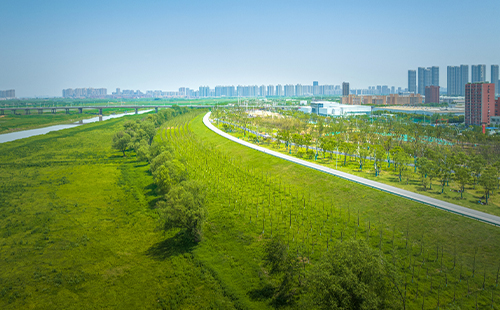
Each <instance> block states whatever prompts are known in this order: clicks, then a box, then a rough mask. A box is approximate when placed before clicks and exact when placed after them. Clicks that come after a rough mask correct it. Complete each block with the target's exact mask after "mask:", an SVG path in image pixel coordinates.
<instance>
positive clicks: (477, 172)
mask: <svg viewBox="0 0 500 310" xmlns="http://www.w3.org/2000/svg"><path fill="white" fill-rule="evenodd" d="M485 165H486V161H485V160H484V158H483V157H482V156H481V155H476V156H473V157H471V158H470V170H471V172H472V178H473V179H474V189H475V188H476V183H477V180H478V179H479V177H480V176H481V172H482V171H483V169H484V166H485Z"/></svg>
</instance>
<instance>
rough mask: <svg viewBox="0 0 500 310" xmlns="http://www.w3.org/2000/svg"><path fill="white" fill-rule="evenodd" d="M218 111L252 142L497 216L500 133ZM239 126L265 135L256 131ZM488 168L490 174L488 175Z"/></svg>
mask: <svg viewBox="0 0 500 310" xmlns="http://www.w3.org/2000/svg"><path fill="white" fill-rule="evenodd" d="M214 114H216V115H214V117H215V118H218V119H220V122H219V124H218V125H219V128H221V129H222V130H225V131H226V132H229V133H231V134H232V135H234V136H237V137H239V138H243V139H246V140H248V141H250V142H252V143H257V144H260V145H261V146H264V147H267V148H271V149H274V150H277V151H279V152H281V153H284V154H289V155H294V156H297V157H299V158H302V159H305V160H309V161H314V162H316V163H318V164H321V165H324V166H327V167H330V168H333V169H338V170H341V171H344V172H348V173H351V174H354V175H357V176H361V177H364V178H367V179H371V180H376V181H379V182H382V183H386V184H390V185H393V186H396V187H399V188H402V189H406V190H410V191H413V192H417V193H421V194H424V195H427V196H430V197H433V198H437V199H441V200H444V201H448V202H451V203H455V204H458V205H462V206H465V207H469V208H472V209H476V210H479V211H483V212H487V213H490V214H495V215H500V196H499V195H493V193H494V189H496V188H498V186H499V182H498V179H497V178H498V177H500V160H499V159H498V158H499V154H500V153H498V152H499V146H500V141H498V138H497V137H486V136H485V135H483V134H482V133H478V132H475V131H472V130H462V131H461V132H460V131H459V129H458V128H455V127H443V126H438V127H433V126H426V125H420V124H414V123H412V122H407V121H408V119H393V118H390V117H389V118H385V117H384V118H374V119H370V118H368V117H353V118H351V119H331V118H324V117H319V116H316V115H307V114H304V113H297V112H283V113H282V115H279V114H271V115H269V116H257V117H247V114H246V113H245V112H244V111H243V110H238V109H235V110H229V109H227V110H222V109H218V110H216V111H215V113H214ZM242 128H247V129H249V130H252V131H254V132H259V133H261V135H264V134H267V137H258V136H256V135H255V134H253V133H248V132H247V131H244V130H242ZM272 138H275V139H274V140H273V139H272ZM469 140H480V141H482V144H479V145H474V144H471V143H468V142H465V141H469ZM311 147H316V148H318V151H314V150H313V149H311ZM487 167H489V168H488V169H489V170H488V171H489V174H484V173H483V172H485V171H486V170H485V169H486V168H487ZM481 176H482V178H483V181H480V178H481ZM495 176H496V177H497V178H495ZM477 185H479V186H477ZM486 188H489V189H490V190H489V191H487V190H486ZM486 200H488V201H486Z"/></svg>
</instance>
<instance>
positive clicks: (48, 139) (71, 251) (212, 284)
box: [0, 116, 233, 309]
mask: <svg viewBox="0 0 500 310" xmlns="http://www.w3.org/2000/svg"><path fill="white" fill-rule="evenodd" d="M138 117H141V116H128V117H125V118H121V119H117V120H110V121H106V122H103V123H95V124H90V125H85V126H82V127H78V128H74V129H69V130H64V131H59V132H53V133H49V134H47V135H44V136H37V137H32V138H28V139H23V140H19V141H14V142H9V143H6V144H2V147H1V148H0V176H1V177H0V192H1V193H2V194H1V196H0V262H1V263H0V265H1V272H0V308H1V309H21V308H22V309H92V308H99V309H101V308H109V309H139V308H153V309H154V308H160V309H161V308H165V309H170V308H172V309H174V308H192V309H200V308H210V307H211V308H214V309H217V308H229V309H231V308H233V304H232V302H231V301H230V300H229V299H228V298H227V297H225V296H224V294H223V292H222V289H221V288H220V285H219V283H218V281H217V280H215V278H214V277H213V276H212V274H211V273H210V272H209V270H208V269H207V268H206V267H204V265H203V264H202V263H200V261H199V260H198V259H197V258H195V257H194V256H193V255H192V254H190V252H189V251H187V249H189V248H191V247H192V246H193V245H191V244H184V243H182V242H177V243H176V242H174V243H173V246H172V240H175V234H176V233H177V232H176V231H171V232H168V234H164V233H162V232H161V231H158V230H157V227H158V222H157V215H156V213H155V211H154V210H153V208H152V207H153V206H154V202H155V200H156V199H157V196H156V193H155V191H154V186H153V185H152V177H151V175H150V173H149V171H148V166H147V165H145V164H144V163H138V162H136V161H135V159H134V156H133V154H129V156H128V157H127V158H123V157H122V156H120V155H119V153H118V152H116V151H114V150H112V149H111V148H110V146H111V140H112V135H113V134H114V132H115V131H117V130H119V129H120V127H121V124H123V122H124V121H126V120H127V119H135V118H138ZM171 237H172V238H173V239H172V238H171ZM166 240H167V241H166ZM169 240H170V241H169ZM169 242H170V243H169Z"/></svg>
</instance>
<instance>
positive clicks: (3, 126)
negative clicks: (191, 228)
mask: <svg viewBox="0 0 500 310" xmlns="http://www.w3.org/2000/svg"><path fill="white" fill-rule="evenodd" d="M92 117H95V115H90V114H86V113H85V114H76V113H72V114H65V113H62V112H61V113H56V114H49V113H44V114H31V115H18V114H16V115H13V114H10V113H6V114H5V115H0V134H3V133H9V132H13V131H19V130H27V129H35V128H40V127H46V126H53V125H60V124H70V123H74V122H77V121H79V120H82V119H86V118H92Z"/></svg>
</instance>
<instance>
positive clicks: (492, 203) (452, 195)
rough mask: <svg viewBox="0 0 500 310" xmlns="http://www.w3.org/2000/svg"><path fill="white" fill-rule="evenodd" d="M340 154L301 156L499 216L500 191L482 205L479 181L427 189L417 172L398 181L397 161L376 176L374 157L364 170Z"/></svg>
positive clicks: (282, 150)
mask: <svg viewBox="0 0 500 310" xmlns="http://www.w3.org/2000/svg"><path fill="white" fill-rule="evenodd" d="M219 129H221V130H222V126H219ZM229 134H231V135H233V136H235V137H238V138H240V139H245V137H244V135H243V133H242V132H230V133H229ZM245 140H247V139H245ZM258 145H259V146H262V147H265V148H268V149H271V150H273V151H278V152H280V153H282V154H287V155H290V153H289V152H288V151H287V150H286V147H285V145H284V144H281V145H280V147H279V148H278V147H277V146H276V145H275V144H271V143H259V144H258ZM296 153H297V152H296V150H295V148H293V149H292V154H291V155H294V156H296ZM337 158H338V159H337V162H336V161H335V160H336V156H335V155H333V157H332V158H330V156H328V155H327V157H326V158H324V157H323V154H321V153H320V154H319V155H318V158H317V160H314V157H312V158H307V157H302V158H301V159H304V160H307V161H310V162H314V163H316V164H320V165H323V166H326V167H328V168H332V169H337V170H339V171H343V172H347V173H350V174H353V175H356V176H359V177H363V178H366V179H370V180H374V181H377V182H381V183H385V184H388V185H392V186H394V187H398V188H402V189H405V190H408V191H411V192H415V193H418V194H422V195H426V196H429V197H432V198H436V199H440V200H444V201H447V202H450V203H454V204H457V205H460V206H464V207H467V208H471V209H475V210H478V211H482V212H486V213H489V214H493V215H497V216H500V195H498V191H495V192H493V193H491V195H490V198H489V199H488V204H487V205H482V204H479V203H478V201H479V200H481V201H483V202H484V201H485V199H484V198H482V197H483V196H484V191H483V188H482V187H481V186H480V185H476V186H475V188H474V186H466V187H465V192H464V193H463V198H462V197H461V195H460V193H459V192H458V189H459V186H458V185H457V184H455V183H453V182H451V183H450V186H445V188H444V191H443V193H441V186H440V184H439V181H438V180H433V181H432V189H429V188H427V189H424V187H423V185H422V182H421V181H420V175H418V174H417V173H412V177H411V179H410V180H409V182H408V184H406V180H405V179H404V177H403V180H402V182H399V174H398V172H397V171H394V169H393V167H394V165H392V166H391V167H390V168H389V167H388V165H387V162H385V163H382V169H381V172H380V175H378V176H375V170H374V166H373V161H370V160H366V161H365V163H364V165H363V167H364V168H363V170H362V171H361V170H360V169H359V161H354V159H353V158H352V157H350V156H347V161H346V165H345V166H344V156H342V155H338V156H337Z"/></svg>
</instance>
